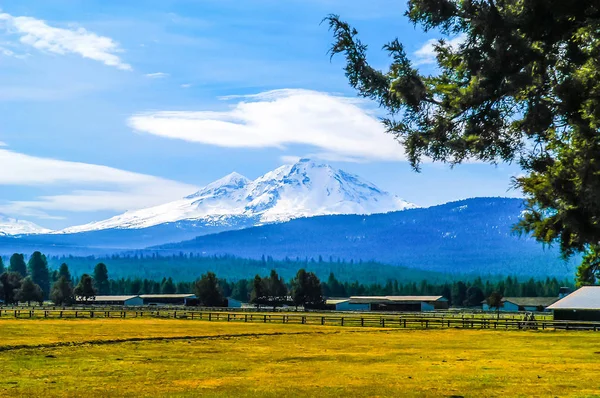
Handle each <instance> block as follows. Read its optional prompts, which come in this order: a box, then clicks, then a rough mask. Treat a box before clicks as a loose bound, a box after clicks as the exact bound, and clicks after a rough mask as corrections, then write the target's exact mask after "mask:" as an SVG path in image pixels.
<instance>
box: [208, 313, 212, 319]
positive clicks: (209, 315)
mask: <svg viewBox="0 0 600 398" xmlns="http://www.w3.org/2000/svg"><path fill="white" fill-rule="evenodd" d="M208 320H209V321H212V315H211V313H210V312H209V313H208Z"/></svg>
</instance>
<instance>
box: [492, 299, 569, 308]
mask: <svg viewBox="0 0 600 398" xmlns="http://www.w3.org/2000/svg"><path fill="white" fill-rule="evenodd" d="M507 301H508V302H509V303H513V304H515V305H518V306H519V307H547V306H549V305H550V304H553V303H555V302H557V301H558V297H504V298H503V299H502V302H507Z"/></svg>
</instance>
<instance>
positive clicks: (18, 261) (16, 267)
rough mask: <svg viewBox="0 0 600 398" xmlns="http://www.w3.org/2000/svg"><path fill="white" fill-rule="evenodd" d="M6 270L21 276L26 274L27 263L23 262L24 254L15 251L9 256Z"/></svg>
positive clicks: (23, 276)
mask: <svg viewBox="0 0 600 398" xmlns="http://www.w3.org/2000/svg"><path fill="white" fill-rule="evenodd" d="M8 272H16V273H18V274H19V275H21V278H25V277H26V276H27V264H26V263H25V256H24V255H23V254H20V253H15V254H13V255H12V256H10V265H9V266H8Z"/></svg>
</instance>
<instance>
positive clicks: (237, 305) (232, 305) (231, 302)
mask: <svg viewBox="0 0 600 398" xmlns="http://www.w3.org/2000/svg"><path fill="white" fill-rule="evenodd" d="M227 307H229V308H242V302H241V301H238V300H236V299H232V298H228V299H227Z"/></svg>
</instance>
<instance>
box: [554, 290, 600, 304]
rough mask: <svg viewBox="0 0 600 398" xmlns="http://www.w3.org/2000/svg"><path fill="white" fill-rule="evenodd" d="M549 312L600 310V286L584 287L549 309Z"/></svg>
mask: <svg viewBox="0 0 600 398" xmlns="http://www.w3.org/2000/svg"><path fill="white" fill-rule="evenodd" d="M548 309H549V310H600V286H584V287H582V288H580V289H578V290H576V291H574V292H573V293H571V294H569V295H568V296H567V297H565V298H563V299H561V300H558V301H557V302H556V303H554V304H552V305H551V306H550V307H548Z"/></svg>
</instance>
